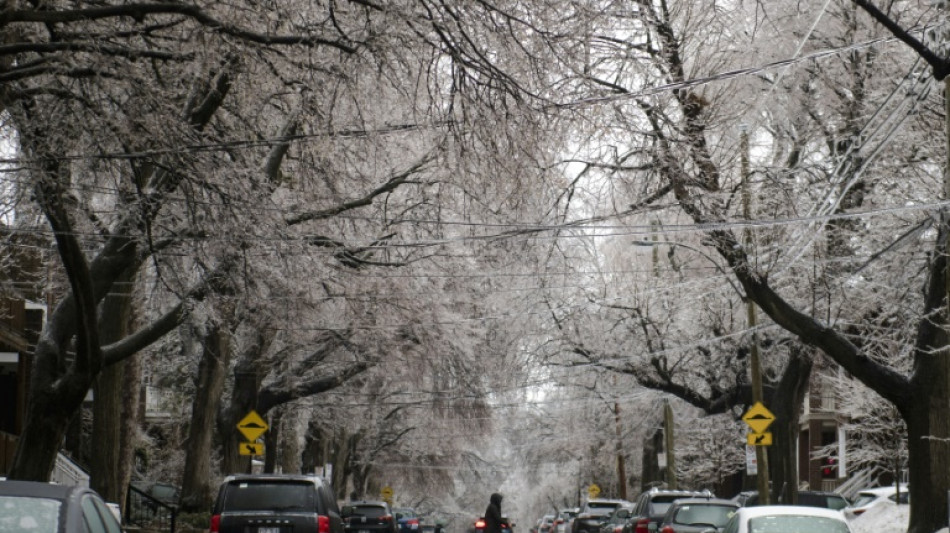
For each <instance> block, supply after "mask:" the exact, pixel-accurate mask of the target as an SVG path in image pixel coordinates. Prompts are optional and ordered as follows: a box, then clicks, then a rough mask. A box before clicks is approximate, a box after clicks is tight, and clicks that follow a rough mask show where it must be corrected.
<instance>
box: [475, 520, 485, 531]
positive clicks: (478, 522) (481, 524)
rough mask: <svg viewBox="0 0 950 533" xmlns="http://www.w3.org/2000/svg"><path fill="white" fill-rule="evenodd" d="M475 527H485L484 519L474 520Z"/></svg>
mask: <svg viewBox="0 0 950 533" xmlns="http://www.w3.org/2000/svg"><path fill="white" fill-rule="evenodd" d="M475 528H476V529H485V521H484V520H476V521H475Z"/></svg>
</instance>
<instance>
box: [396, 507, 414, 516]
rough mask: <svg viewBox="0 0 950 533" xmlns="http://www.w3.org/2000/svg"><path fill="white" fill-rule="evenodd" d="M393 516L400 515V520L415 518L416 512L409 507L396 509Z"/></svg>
mask: <svg viewBox="0 0 950 533" xmlns="http://www.w3.org/2000/svg"><path fill="white" fill-rule="evenodd" d="M393 514H398V515H402V516H401V518H411V517H414V516H416V510H415V509H412V508H410V507H396V508H395V509H393Z"/></svg>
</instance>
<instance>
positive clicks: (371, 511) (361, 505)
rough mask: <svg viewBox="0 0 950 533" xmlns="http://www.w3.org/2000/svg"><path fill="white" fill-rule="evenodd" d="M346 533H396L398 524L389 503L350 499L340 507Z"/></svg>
mask: <svg viewBox="0 0 950 533" xmlns="http://www.w3.org/2000/svg"><path fill="white" fill-rule="evenodd" d="M340 516H341V517H342V518H343V530H344V531H346V532H347V533H396V532H397V530H398V526H397V525H396V519H395V518H394V517H393V512H392V509H390V508H389V504H388V503H386V502H383V501H364V500H360V501H352V502H349V503H347V504H346V505H344V506H343V508H342V509H340Z"/></svg>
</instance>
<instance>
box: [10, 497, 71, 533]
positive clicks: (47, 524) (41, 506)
mask: <svg viewBox="0 0 950 533" xmlns="http://www.w3.org/2000/svg"><path fill="white" fill-rule="evenodd" d="M61 505H62V504H61V503H60V502H59V501H58V500H51V499H49V498H28V497H21V496H0V531H27V532H37V533H40V532H46V531H48V532H50V533H56V531H57V530H58V528H59V509H60V507H61Z"/></svg>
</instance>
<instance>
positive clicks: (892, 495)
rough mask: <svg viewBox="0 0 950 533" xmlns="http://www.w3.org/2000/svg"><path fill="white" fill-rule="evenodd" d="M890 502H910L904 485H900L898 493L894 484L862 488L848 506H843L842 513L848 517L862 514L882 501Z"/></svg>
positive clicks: (908, 492)
mask: <svg viewBox="0 0 950 533" xmlns="http://www.w3.org/2000/svg"><path fill="white" fill-rule="evenodd" d="M888 501H889V502H892V503H895V504H897V503H910V491H909V489H908V487H907V486H906V485H901V486H900V492H899V493H898V491H897V487H896V486H893V485H892V486H890V487H877V488H873V489H864V490H862V491H860V492H858V493H857V495H855V497H854V501H853V502H852V503H851V505H849V506H848V507H845V509H844V514H845V516H847V517H848V518H854V517H855V516H858V515H861V514H863V513H864V512H865V511H867V510H868V509H870V508H872V507H874V506H876V505H879V504H881V503H882V502H888Z"/></svg>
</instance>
